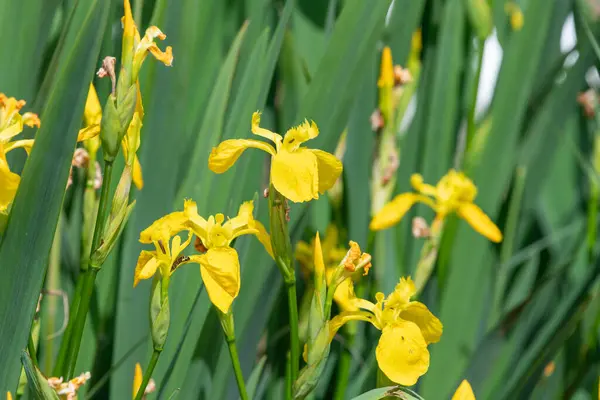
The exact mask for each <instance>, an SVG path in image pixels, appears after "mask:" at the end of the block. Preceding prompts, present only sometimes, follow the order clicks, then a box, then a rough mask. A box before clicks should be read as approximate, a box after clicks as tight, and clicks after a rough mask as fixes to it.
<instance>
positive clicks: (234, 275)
mask: <svg viewBox="0 0 600 400" xmlns="http://www.w3.org/2000/svg"><path fill="white" fill-rule="evenodd" d="M190 258H191V257H190ZM195 260H197V262H199V263H200V274H201V275H202V281H203V282H204V286H205V287H206V292H207V293H208V297H209V298H210V301H211V302H212V303H213V304H214V305H215V306H216V307H217V308H218V309H219V310H221V311H222V312H223V313H225V314H226V313H227V312H228V311H229V309H230V307H231V303H233V300H234V299H235V298H236V297H237V295H238V293H239V292H240V262H239V258H238V254H237V251H235V249H232V248H231V247H216V248H212V249H209V250H208V251H207V252H206V254H203V255H201V256H198V257H197V258H196V259H195Z"/></svg>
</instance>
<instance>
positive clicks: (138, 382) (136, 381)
mask: <svg viewBox="0 0 600 400" xmlns="http://www.w3.org/2000/svg"><path fill="white" fill-rule="evenodd" d="M143 379H144V377H143V375H142V366H141V365H140V363H135V371H134V373H133V398H134V399H135V396H136V395H137V392H138V391H139V390H140V388H141V387H142V381H143Z"/></svg>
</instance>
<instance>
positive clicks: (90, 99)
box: [83, 83, 102, 126]
mask: <svg viewBox="0 0 600 400" xmlns="http://www.w3.org/2000/svg"><path fill="white" fill-rule="evenodd" d="M101 120H102V106H101V105H100V99H98V93H97V92H96V88H95V87H94V84H93V83H90V88H89V90H88V95H87V99H86V100H85V110H84V111H83V123H84V124H85V126H90V125H98V124H100V121H101Z"/></svg>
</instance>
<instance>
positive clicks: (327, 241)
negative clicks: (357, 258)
mask: <svg viewBox="0 0 600 400" xmlns="http://www.w3.org/2000/svg"><path fill="white" fill-rule="evenodd" d="M338 239H339V234H338V230H337V228H336V227H335V226H334V225H330V226H329V227H327V231H326V232H325V238H323V240H322V241H321V246H320V247H319V248H320V249H321V252H322V253H321V254H322V257H321V258H317V259H323V262H324V265H325V276H326V278H327V285H330V284H331V283H332V282H331V281H332V278H333V275H334V273H335V271H336V269H337V267H338V266H339V265H340V262H341V261H342V259H343V258H344V257H345V256H346V253H347V249H346V248H345V247H341V246H339V240H338ZM316 249H317V247H316V246H315V239H313V240H311V243H310V244H309V243H306V242H304V241H299V242H298V244H297V245H296V252H295V257H296V260H298V262H299V263H300V265H301V266H302V267H303V272H304V273H305V279H306V281H309V279H311V278H310V275H311V274H312V273H313V272H314V270H315V264H314V260H315V259H316V258H315V257H316V255H315V250H316ZM351 284H352V278H351V277H348V278H346V279H345V280H344V281H342V282H341V283H340V284H339V286H338V287H337V289H336V290H335V293H334V295H333V300H334V301H335V302H336V304H337V305H338V306H339V307H340V309H341V310H342V311H356V310H358V308H357V307H356V306H355V305H354V304H353V303H352V301H351V299H350V297H349V296H348V294H349V290H350V285H351Z"/></svg>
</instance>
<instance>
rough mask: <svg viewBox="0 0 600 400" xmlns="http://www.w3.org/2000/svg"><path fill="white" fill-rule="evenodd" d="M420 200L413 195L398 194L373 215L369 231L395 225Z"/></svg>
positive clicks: (420, 197) (416, 195) (417, 196)
mask: <svg viewBox="0 0 600 400" xmlns="http://www.w3.org/2000/svg"><path fill="white" fill-rule="evenodd" d="M421 199H422V196H420V195H418V194H415V193H402V194H399V195H398V196H396V197H394V198H393V199H392V201H390V202H389V203H387V204H386V205H385V206H383V207H382V208H381V210H379V211H378V212H377V214H375V216H374V217H373V219H372V220H371V224H370V225H369V229H371V230H372V231H379V230H382V229H386V228H389V227H391V226H393V225H395V224H397V223H398V222H399V221H400V220H401V219H402V217H404V214H406V213H407V212H408V210H410V208H411V207H412V206H413V204H415V203H416V202H417V201H419V200H421Z"/></svg>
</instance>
